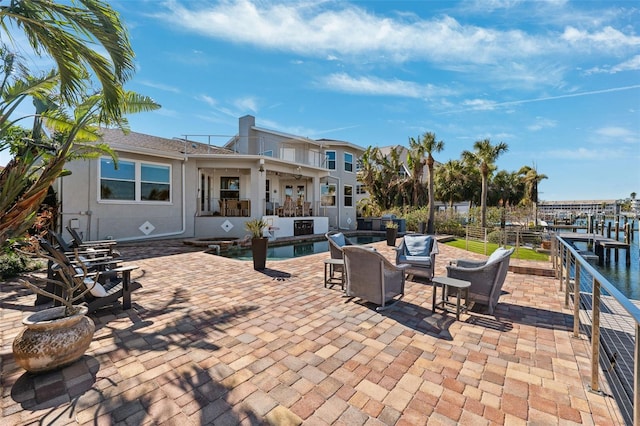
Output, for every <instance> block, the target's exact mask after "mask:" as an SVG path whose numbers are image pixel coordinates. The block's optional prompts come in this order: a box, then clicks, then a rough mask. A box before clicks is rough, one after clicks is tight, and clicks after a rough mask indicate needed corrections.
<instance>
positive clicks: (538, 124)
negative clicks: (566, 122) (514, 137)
mask: <svg viewBox="0 0 640 426" xmlns="http://www.w3.org/2000/svg"><path fill="white" fill-rule="evenodd" d="M557 125H558V122H557V121H556V120H551V119H550V118H544V117H536V121H535V123H533V124H530V125H529V126H527V129H529V130H531V131H532V132H537V131H539V130H542V129H547V128H550V127H556V126H557Z"/></svg>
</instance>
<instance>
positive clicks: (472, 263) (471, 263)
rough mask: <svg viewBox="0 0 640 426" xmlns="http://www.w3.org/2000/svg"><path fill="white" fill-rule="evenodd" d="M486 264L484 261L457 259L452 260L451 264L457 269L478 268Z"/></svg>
mask: <svg viewBox="0 0 640 426" xmlns="http://www.w3.org/2000/svg"><path fill="white" fill-rule="evenodd" d="M486 263H487V262H486V261H484V260H472V259H457V260H454V261H453V262H452V263H451V264H452V265H455V266H457V267H459V268H480V267H482V266H484V265H485V264H486Z"/></svg>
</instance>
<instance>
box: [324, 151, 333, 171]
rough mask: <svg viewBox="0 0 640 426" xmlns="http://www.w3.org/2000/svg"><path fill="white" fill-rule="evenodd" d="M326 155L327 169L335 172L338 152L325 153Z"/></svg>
mask: <svg viewBox="0 0 640 426" xmlns="http://www.w3.org/2000/svg"><path fill="white" fill-rule="evenodd" d="M324 155H325V157H326V158H327V169H329V170H335V169H336V152H335V151H325V153H324Z"/></svg>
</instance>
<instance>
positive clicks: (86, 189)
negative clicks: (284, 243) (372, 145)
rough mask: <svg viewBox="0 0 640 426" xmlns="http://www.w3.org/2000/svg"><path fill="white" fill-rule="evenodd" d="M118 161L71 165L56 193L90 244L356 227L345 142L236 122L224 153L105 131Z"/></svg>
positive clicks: (350, 155)
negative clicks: (261, 224) (251, 225)
mask: <svg viewBox="0 0 640 426" xmlns="http://www.w3.org/2000/svg"><path fill="white" fill-rule="evenodd" d="M103 142H105V143H107V144H108V145H110V146H111V148H112V149H113V150H114V151H115V152H116V153H117V154H118V165H117V167H116V164H114V162H113V160H112V159H111V158H110V157H107V156H103V157H101V158H99V159H94V160H77V161H72V162H70V163H68V164H67V168H68V169H69V170H70V171H71V175H69V176H65V177H63V178H60V179H59V180H58V182H57V185H56V188H55V189H56V190H57V193H58V198H59V201H60V205H61V208H60V210H61V224H60V225H61V226H62V228H64V227H65V226H71V227H73V228H76V229H77V230H78V231H80V232H81V233H83V234H84V237H85V238H89V239H104V238H113V239H117V240H122V241H126V240H133V239H147V238H168V237H185V238H226V237H229V238H242V237H243V236H245V235H246V234H247V231H246V230H245V229H244V223H245V222H246V221H247V220H248V219H250V218H256V217H263V218H265V220H267V222H268V223H269V225H270V235H271V236H272V237H276V238H277V237H288V236H295V235H304V234H309V233H313V234H321V233H324V232H326V231H327V230H328V229H330V228H341V229H355V227H356V205H355V203H356V197H355V189H356V170H355V167H356V161H357V158H358V157H359V155H360V154H361V153H362V152H363V151H364V150H363V149H362V148H361V147H359V146H357V145H354V144H351V143H349V142H343V141H335V140H327V139H320V140H313V139H309V138H306V137H301V136H295V135H290V134H286V133H282V132H277V131H274V130H269V129H264V128H260V127H257V126H256V125H255V118H254V117H252V116H245V117H241V118H240V119H239V131H238V134H237V135H236V136H234V137H232V138H231V139H230V140H229V141H228V142H227V143H226V144H224V146H223V147H217V146H213V145H210V144H206V143H200V142H196V141H193V140H189V138H184V137H183V138H177V139H166V138H160V137H156V136H150V135H144V134H140V133H134V132H131V133H129V134H126V135H125V134H123V133H122V132H121V131H119V130H113V129H104V133H103Z"/></svg>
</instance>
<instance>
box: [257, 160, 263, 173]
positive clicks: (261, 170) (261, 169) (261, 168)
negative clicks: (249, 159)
mask: <svg viewBox="0 0 640 426" xmlns="http://www.w3.org/2000/svg"><path fill="white" fill-rule="evenodd" d="M258 171H259V172H260V173H262V172H264V158H261V159H260V168H259V169H258Z"/></svg>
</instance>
